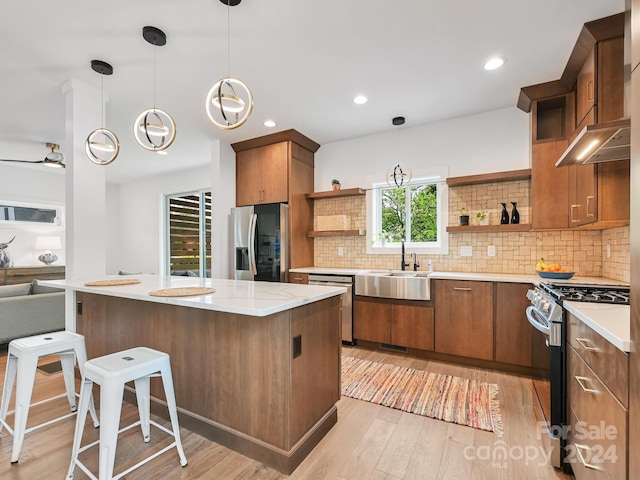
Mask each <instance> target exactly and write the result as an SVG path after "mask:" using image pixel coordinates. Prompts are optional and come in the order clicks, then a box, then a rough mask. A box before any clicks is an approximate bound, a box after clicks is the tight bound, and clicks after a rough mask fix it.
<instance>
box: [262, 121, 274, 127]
mask: <svg viewBox="0 0 640 480" xmlns="http://www.w3.org/2000/svg"><path fill="white" fill-rule="evenodd" d="M264 126H265V127H269V128H273V127H275V126H276V122H274V121H273V120H265V121H264Z"/></svg>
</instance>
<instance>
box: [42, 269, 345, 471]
mask: <svg viewBox="0 0 640 480" xmlns="http://www.w3.org/2000/svg"><path fill="white" fill-rule="evenodd" d="M108 278H109V279H114V280H115V279H119V280H121V279H127V278H135V279H138V280H140V283H138V284H132V285H118V286H99V287H90V286H86V285H85V283H86V282H87V281H91V280H102V279H96V278H92V279H70V280H55V281H47V282H41V283H42V284H44V285H48V286H52V287H61V288H65V289H66V290H67V294H68V295H71V296H72V297H73V304H74V305H75V315H73V316H72V317H73V318H67V329H69V330H75V331H77V332H78V333H81V334H83V335H84V336H85V339H86V344H87V354H88V357H89V358H95V357H97V356H101V355H105V354H108V353H112V352H116V351H120V350H124V349H127V348H132V347H136V346H147V347H151V348H155V349H157V350H160V351H163V352H167V353H168V354H169V355H170V357H171V368H172V371H173V382H174V387H175V392H176V401H177V404H178V411H179V415H180V423H181V426H182V427H185V428H188V429H190V430H192V431H195V432H197V433H199V434H201V435H203V436H206V437H207V438H210V439H212V440H214V441H216V442H218V443H220V444H222V445H225V446H227V447H229V448H231V449H233V450H236V451H238V452H240V453H242V454H244V455H247V456H249V457H251V458H254V459H256V460H258V461H261V462H263V463H265V464H268V465H270V466H272V467H274V468H276V469H278V470H280V471H281V472H283V473H287V474H288V473H291V472H292V471H293V470H294V469H295V468H296V466H297V465H298V464H299V463H300V462H301V461H302V460H303V459H304V458H305V457H306V455H307V454H308V453H309V452H310V451H311V450H312V449H313V447H314V446H315V445H316V444H317V443H318V442H319V441H320V439H321V438H322V437H323V436H324V435H325V434H326V433H327V432H328V431H329V429H330V428H331V427H332V426H333V425H334V424H335V423H336V421H337V410H336V406H335V404H336V402H337V401H338V400H339V399H340V350H341V340H340V295H341V294H342V293H344V291H345V289H344V288H342V287H321V286H309V285H294V284H283V283H266V282H246V281H236V280H219V279H204V278H195V277H164V276H157V275H135V276H133V277H108ZM105 279H107V277H105ZM179 287H211V288H214V289H215V292H213V293H210V294H207V295H200V296H191V297H170V298H165V297H155V296H150V295H149V292H151V291H154V290H158V289H167V288H179ZM151 385H152V397H153V400H154V401H153V402H152V411H153V412H154V413H157V414H159V415H163V416H165V415H167V414H166V408H160V407H161V406H162V402H163V400H164V395H163V392H162V386H161V384H160V382H159V380H157V379H152V383H151ZM134 399H135V395H133V393H132V392H131V391H129V392H128V394H127V400H128V401H131V402H132V403H134V402H135V401H134Z"/></svg>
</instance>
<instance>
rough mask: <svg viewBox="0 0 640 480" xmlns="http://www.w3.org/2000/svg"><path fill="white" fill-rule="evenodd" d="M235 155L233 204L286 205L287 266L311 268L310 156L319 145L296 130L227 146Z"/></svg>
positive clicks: (311, 173) (311, 171)
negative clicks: (234, 196) (234, 194)
mask: <svg viewBox="0 0 640 480" xmlns="http://www.w3.org/2000/svg"><path fill="white" fill-rule="evenodd" d="M231 146H232V147H233V149H234V151H235V152H236V205H237V206H245V205H258V204H264V203H287V204H288V205H289V218H288V220H289V251H288V255H289V267H290V268H297V267H308V266H309V265H313V239H312V238H309V237H308V236H307V234H308V233H309V231H311V230H313V200H311V199H309V198H307V197H306V195H307V194H308V193H311V192H313V186H314V183H313V182H314V180H313V171H314V154H315V152H316V151H317V150H318V148H320V145H318V144H317V143H315V142H314V141H313V140H311V139H309V138H307V137H305V136H304V135H302V134H301V133H299V132H297V131H296V130H285V131H283V132H277V133H273V134H271V135H265V136H263V137H258V138H253V139H251V140H245V141H243V142H238V143H234V144H232V145H231Z"/></svg>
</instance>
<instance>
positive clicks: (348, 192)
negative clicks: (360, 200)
mask: <svg viewBox="0 0 640 480" xmlns="http://www.w3.org/2000/svg"><path fill="white" fill-rule="evenodd" d="M365 193H367V192H366V191H365V190H364V189H363V188H359V187H355V188H345V189H344V190H342V189H341V190H329V191H327V192H311V193H307V194H306V195H305V197H307V198H313V199H318V198H339V197H353V196H356V195H364V194H365Z"/></svg>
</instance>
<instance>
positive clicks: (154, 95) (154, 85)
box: [153, 40, 156, 110]
mask: <svg viewBox="0 0 640 480" xmlns="http://www.w3.org/2000/svg"><path fill="white" fill-rule="evenodd" d="M153 109H154V110H155V109H156V41H155V40H154V41H153Z"/></svg>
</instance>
